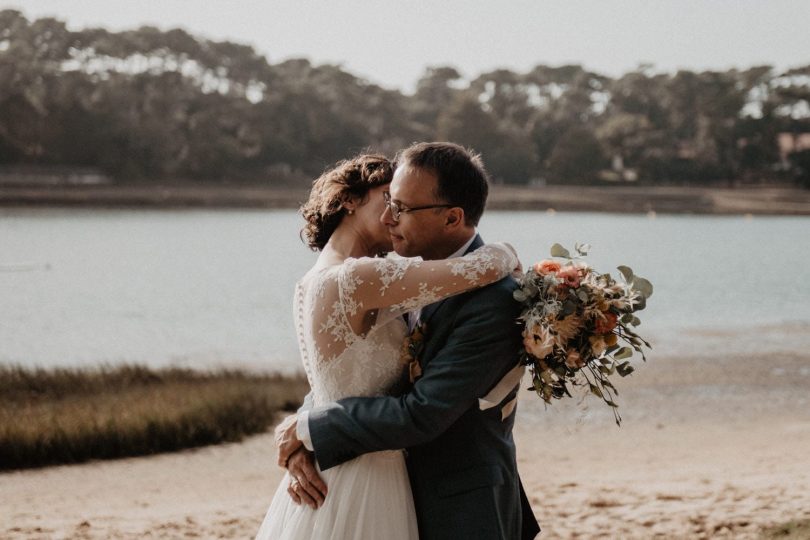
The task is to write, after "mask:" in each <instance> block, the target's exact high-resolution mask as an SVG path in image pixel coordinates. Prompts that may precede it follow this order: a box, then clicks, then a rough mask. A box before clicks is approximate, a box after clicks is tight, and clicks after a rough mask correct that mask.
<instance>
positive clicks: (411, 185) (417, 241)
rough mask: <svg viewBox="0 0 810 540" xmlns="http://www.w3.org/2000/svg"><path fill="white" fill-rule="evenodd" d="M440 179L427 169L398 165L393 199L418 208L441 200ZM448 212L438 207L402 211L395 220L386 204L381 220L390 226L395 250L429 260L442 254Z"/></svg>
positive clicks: (401, 206)
mask: <svg viewBox="0 0 810 540" xmlns="http://www.w3.org/2000/svg"><path fill="white" fill-rule="evenodd" d="M437 188H438V179H437V178H436V175H435V174H434V173H433V172H431V171H429V170H425V169H420V168H418V167H412V166H410V165H408V164H407V163H406V164H403V165H401V166H400V167H397V170H396V172H395V173H394V179H393V181H392V182H391V184H390V185H389V192H390V195H391V200H392V202H394V203H396V204H398V205H399V206H400V208H404V209H407V208H417V207H420V206H430V205H434V204H441V201H439V200H437V199H436V191H437ZM444 214H445V212H444V211H443V210H442V209H441V208H439V209H426V210H417V211H416V212H407V211H405V212H402V213H400V215H399V220H398V221H396V220H394V217H393V216H392V215H391V210H390V209H388V208H386V209H385V211H384V212H383V214H382V216H381V217H380V221H382V223H383V224H384V225H385V226H386V227H387V228H388V233H389V234H390V235H391V242H392V243H393V245H394V251H396V252H397V254H399V255H401V256H403V257H417V256H419V257H422V258H424V259H426V260H429V259H439V258H443V257H444V254H443V253H442V251H441V246H443V245H444V244H445V243H446V241H445V239H443V238H442V235H443V232H444V227H443V225H444V220H445V216H444Z"/></svg>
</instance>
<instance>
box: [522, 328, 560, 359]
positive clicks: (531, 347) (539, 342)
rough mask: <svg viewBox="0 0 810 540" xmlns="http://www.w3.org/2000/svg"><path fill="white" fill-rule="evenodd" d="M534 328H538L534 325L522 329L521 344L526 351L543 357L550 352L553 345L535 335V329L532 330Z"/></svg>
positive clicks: (536, 356)
mask: <svg viewBox="0 0 810 540" xmlns="http://www.w3.org/2000/svg"><path fill="white" fill-rule="evenodd" d="M535 329H539V328H538V327H536V326H535V327H534V328H533V329H528V328H527V329H526V330H524V331H523V346H524V347H526V351H527V352H528V353H529V354H531V355H533V356H534V357H535V358H545V357H546V356H547V355H548V354H550V353H551V351H552V349H553V345H552V344H551V343H546V342H545V340H543V339H540V337H539V336H537V335H535V331H533V330H535Z"/></svg>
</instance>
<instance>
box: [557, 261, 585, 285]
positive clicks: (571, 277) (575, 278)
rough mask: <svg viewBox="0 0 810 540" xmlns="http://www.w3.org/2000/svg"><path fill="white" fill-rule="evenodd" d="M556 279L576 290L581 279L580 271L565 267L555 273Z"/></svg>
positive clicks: (579, 269) (575, 268)
mask: <svg viewBox="0 0 810 540" xmlns="http://www.w3.org/2000/svg"><path fill="white" fill-rule="evenodd" d="M557 277H558V278H560V279H561V280H562V282H563V284H565V285H567V286H569V287H571V288H572V289H576V288H577V287H579V281H580V279H582V269H581V268H577V267H576V266H566V267H565V268H561V269H560V270H559V271H558V272H557Z"/></svg>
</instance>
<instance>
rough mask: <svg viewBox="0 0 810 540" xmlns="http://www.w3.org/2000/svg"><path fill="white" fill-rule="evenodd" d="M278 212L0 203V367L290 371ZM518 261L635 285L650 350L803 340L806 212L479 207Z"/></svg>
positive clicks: (290, 275) (289, 279) (486, 228)
mask: <svg viewBox="0 0 810 540" xmlns="http://www.w3.org/2000/svg"><path fill="white" fill-rule="evenodd" d="M299 228H300V218H299V217H298V216H297V215H296V213H295V212H294V211H291V210H285V211H244V210H239V211H232V210H214V211H212V210H193V211H177V210H172V211H165V210H108V211H98V210H72V209H71V210H65V209H36V210H29V209H26V210H7V209H6V210H0V308H1V310H0V362H4V363H9V362H20V363H24V364H43V365H75V364H97V363H99V362H111V363H117V362H124V361H134V362H145V363H148V364H150V365H153V366H160V365H167V364H180V365H191V366H211V365H230V366H246V367H258V368H263V369H282V370H288V369H296V368H297V366H298V364H299V361H298V358H297V350H296V344H295V339H294V334H293V325H292V322H291V315H290V312H291V307H290V306H291V302H292V288H293V284H294V282H295V280H296V279H297V277H298V276H300V275H302V274H303V273H304V272H305V271H306V269H307V268H308V267H309V266H310V265H311V264H312V262H313V261H314V258H315V255H314V254H313V253H312V252H310V251H309V250H308V249H307V248H306V247H305V246H304V245H303V244H302V243H301V242H300V240H299V238H298V230H299ZM481 233H482V235H483V236H484V238H485V239H486V240H489V241H495V240H506V241H509V242H511V243H512V244H513V245H514V246H515V247H516V248H517V249H518V252H519V253H520V254H521V259H522V260H523V262H524V265H527V264H530V263H532V262H534V261H536V260H538V259H541V258H543V257H545V256H546V255H547V253H548V247H549V246H550V245H551V244H552V243H554V242H560V243H562V244H563V245H566V246H569V247H570V246H573V244H574V242H576V241H581V242H588V243H590V244H592V245H593V250H592V254H591V257H590V260H591V261H592V262H593V263H594V264H595V265H596V267H597V268H598V269H600V270H603V271H605V270H610V269H612V268H615V267H616V266H617V265H618V264H626V265H628V266H630V267H632V268H633V269H634V270H635V272H636V273H637V274H638V275H642V276H645V277H647V278H649V279H650V280H651V281H652V282H653V283H654V285H655V294H654V295H653V297H652V298H651V300H650V303H649V307H648V308H647V310H645V311H644V312H642V313H641V315H642V316H641V319H642V321H643V325H642V329H643V330H644V332H645V334H644V335H645V336H648V337H650V338H651V339H653V341H654V343H653V345H654V347H655V350H654V352H653V355H652V356H654V355H666V356H677V355H693V354H702V353H706V354H712V355H714V354H723V353H726V354H727V353H729V352H735V353H738V352H739V353H744V352H757V351H759V352H763V353H767V352H774V351H782V352H790V351H796V350H807V347H808V345H810V308H809V307H808V303H810V281H808V280H807V279H806V275H807V273H806V270H805V269H806V268H808V267H810V251H808V248H807V247H806V246H805V242H803V239H806V238H808V237H810V235H809V234H808V233H810V218H806V217H778V218H777V217H773V218H770V217H756V218H753V219H746V218H744V217H736V216H731V217H709V216H661V215H657V216H656V217H655V219H651V218H649V217H647V216H643V215H633V216H622V215H611V214H584V213H556V214H547V213H543V212H489V213H488V214H487V215H486V216H485V217H484V219H483V220H482V223H481Z"/></svg>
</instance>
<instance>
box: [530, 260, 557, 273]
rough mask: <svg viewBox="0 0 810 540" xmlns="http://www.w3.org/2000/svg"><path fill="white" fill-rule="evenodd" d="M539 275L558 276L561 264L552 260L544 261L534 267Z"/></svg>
mask: <svg viewBox="0 0 810 540" xmlns="http://www.w3.org/2000/svg"><path fill="white" fill-rule="evenodd" d="M533 269H534V271H535V273H537V274H556V273H557V272H558V271H559V269H560V263H558V262H557V261H552V260H551V259H543V260H542V261H540V262H539V263H536V264H535V265H534V267H533Z"/></svg>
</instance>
